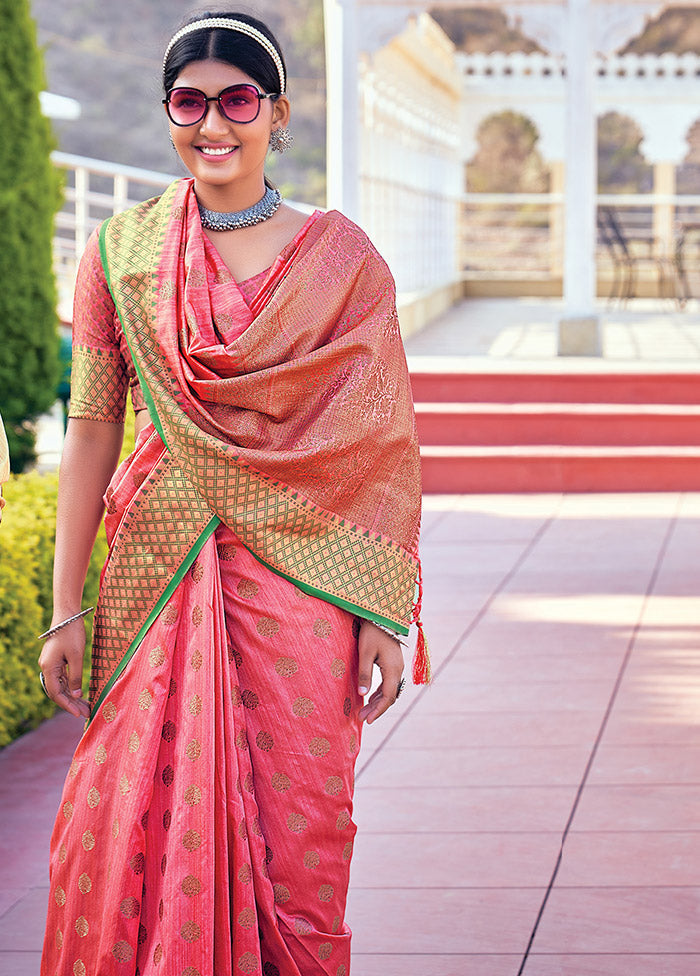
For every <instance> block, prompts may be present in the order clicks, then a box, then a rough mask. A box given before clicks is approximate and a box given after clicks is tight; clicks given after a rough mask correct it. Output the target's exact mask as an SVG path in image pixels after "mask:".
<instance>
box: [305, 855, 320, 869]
mask: <svg viewBox="0 0 700 976" xmlns="http://www.w3.org/2000/svg"><path fill="white" fill-rule="evenodd" d="M320 863H321V856H320V854H319V853H318V851H306V853H305V854H304V867H305V868H308V869H309V870H310V871H314V870H315V869H316V868H317V867H318V866H319V864H320Z"/></svg>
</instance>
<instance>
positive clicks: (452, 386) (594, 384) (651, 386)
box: [411, 370, 700, 404]
mask: <svg viewBox="0 0 700 976" xmlns="http://www.w3.org/2000/svg"><path fill="white" fill-rule="evenodd" d="M411 386H412V389H413V399H414V400H415V402H416V403H429V402H436V401H437V402H441V403H442V402H462V403H463V402H476V403H493V402H496V403H526V402H530V403H531V402H535V403H541V402H542V401H547V402H554V403H642V404H649V403H695V404H697V403H700V373H697V372H695V373H692V372H686V373H667V372H664V373H659V372H653V371H646V372H628V371H622V370H620V371H616V372H596V373H592V372H586V371H581V372H575V371H571V372H568V373H546V372H538V373H523V372H479V373H475V372H468V371H459V372H458V371H453V372H444V373H443V372H440V373H428V372H412V373H411Z"/></svg>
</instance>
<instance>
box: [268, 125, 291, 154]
mask: <svg viewBox="0 0 700 976" xmlns="http://www.w3.org/2000/svg"><path fill="white" fill-rule="evenodd" d="M293 142H294V136H293V135H292V133H291V132H290V131H289V129H286V128H284V129H273V130H272V132H271V133H270V149H271V150H272V152H278V153H283V152H285V151H286V150H287V149H289V148H290V146H291V145H292V143H293Z"/></svg>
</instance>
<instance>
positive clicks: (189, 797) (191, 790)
mask: <svg viewBox="0 0 700 976" xmlns="http://www.w3.org/2000/svg"><path fill="white" fill-rule="evenodd" d="M201 802H202V791H201V790H200V788H199V787H198V786H188V787H187V789H186V790H185V803H186V804H187V805H188V806H189V807H196V806H198V805H199V804H200V803H201Z"/></svg>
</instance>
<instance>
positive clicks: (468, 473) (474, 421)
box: [411, 372, 700, 494]
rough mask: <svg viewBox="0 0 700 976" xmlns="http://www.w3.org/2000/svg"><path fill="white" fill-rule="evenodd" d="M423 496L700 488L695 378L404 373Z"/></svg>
mask: <svg viewBox="0 0 700 976" xmlns="http://www.w3.org/2000/svg"><path fill="white" fill-rule="evenodd" d="M411 381H412V384H413V391H414V398H415V400H416V414H417V421H418V432H419V438H420V443H421V456H422V462H423V487H424V491H425V492H426V493H429V494H430V493H490V492H505V493H509V492H547V491H557V492H559V491H567V492H577V491H579V492H587V491H606V492H607V491H697V490H700V374H698V373H658V372H639V373H636V372H635V373H631V372H620V373H613V372H600V373H590V372H572V373H522V372H518V373H495V372H494V373H473V372H461V373H459V372H454V373H428V372H421V373H414V374H412V376H411Z"/></svg>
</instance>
